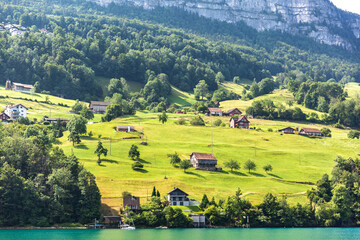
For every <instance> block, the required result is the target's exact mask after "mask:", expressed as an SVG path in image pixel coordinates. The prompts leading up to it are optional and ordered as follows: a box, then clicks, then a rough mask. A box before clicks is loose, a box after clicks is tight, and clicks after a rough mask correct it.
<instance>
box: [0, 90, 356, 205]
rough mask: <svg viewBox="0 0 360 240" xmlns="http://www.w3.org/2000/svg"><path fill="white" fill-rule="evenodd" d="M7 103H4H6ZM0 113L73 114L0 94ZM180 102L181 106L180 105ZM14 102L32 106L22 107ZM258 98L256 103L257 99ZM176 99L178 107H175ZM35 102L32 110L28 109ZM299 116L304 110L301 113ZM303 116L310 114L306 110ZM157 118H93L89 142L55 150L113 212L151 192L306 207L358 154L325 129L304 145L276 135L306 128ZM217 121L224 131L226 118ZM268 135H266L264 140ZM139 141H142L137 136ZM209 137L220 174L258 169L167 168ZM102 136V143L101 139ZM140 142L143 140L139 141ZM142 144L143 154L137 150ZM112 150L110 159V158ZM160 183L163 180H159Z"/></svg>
mask: <svg viewBox="0 0 360 240" xmlns="http://www.w3.org/2000/svg"><path fill="white" fill-rule="evenodd" d="M173 91H174V92H175V93H176V94H177V96H178V98H177V99H175V100H174V102H177V103H179V104H184V105H185V104H186V103H191V101H193V100H192V99H193V96H191V95H190V94H186V95H182V94H183V93H182V92H180V91H178V90H177V89H173ZM6 96H7V97H6ZM0 97H3V98H0V105H1V106H5V105H6V104H10V103H11V104H14V103H23V104H24V105H26V106H27V107H29V117H30V118H33V117H36V118H38V119H40V118H42V117H43V116H44V115H49V114H48V113H50V109H51V116H52V117H66V118H70V117H71V114H69V113H68V111H69V110H70V108H69V107H61V106H58V105H50V104H46V103H39V101H44V100H46V97H48V100H49V101H50V102H52V103H56V104H57V103H62V104H67V105H68V106H72V105H73V104H74V101H72V100H66V99H61V98H57V97H53V96H47V95H43V94H35V95H31V94H24V93H18V92H13V91H5V90H3V89H0ZM181 97H183V98H181ZM267 97H270V98H272V99H273V100H274V101H277V102H284V101H286V100H288V99H291V95H290V94H289V93H288V92H287V91H285V90H278V91H275V92H274V93H273V94H270V95H268V96H267ZM16 98H27V99H33V100H34V101H27V100H23V99H16ZM261 98H262V97H261ZM180 99H181V100H180ZM35 100H37V101H38V102H35ZM250 104H251V101H226V102H222V103H221V106H222V107H223V108H224V109H229V108H233V107H239V108H240V109H241V110H245V108H246V106H249V105H250ZM305 110H306V109H305ZM306 111H310V110H306ZM157 115H158V114H157V113H149V112H147V111H138V112H137V113H136V115H135V116H130V117H123V118H118V119H115V120H114V121H112V122H109V123H100V117H101V115H96V118H95V122H98V123H95V124H91V125H88V131H92V133H93V137H91V138H90V137H82V142H81V144H79V145H76V146H75V147H73V146H72V144H71V143H70V142H69V141H68V140H67V134H65V136H64V137H63V138H61V139H60V144H59V146H60V147H61V148H63V149H64V151H65V152H66V153H68V154H70V153H72V152H73V153H74V154H75V155H76V156H77V157H79V158H80V160H81V163H82V164H83V165H84V166H85V167H86V168H87V169H89V170H90V171H91V172H92V173H94V174H95V176H96V177H97V182H98V185H99V187H100V190H101V194H102V196H103V199H102V201H103V203H104V204H107V205H108V206H110V207H112V208H113V209H114V210H118V209H119V207H120V205H121V198H120V197H121V193H122V192H123V191H129V192H131V193H133V194H135V195H138V196H140V197H142V202H145V201H146V196H147V195H148V194H150V193H151V190H152V187H153V186H156V187H157V188H158V189H159V190H160V192H161V194H162V195H165V194H166V193H167V192H168V191H169V190H170V189H172V188H173V187H181V188H182V189H183V190H184V191H186V192H188V193H189V194H190V197H191V198H195V199H197V200H200V199H201V197H202V194H203V193H207V194H208V195H209V196H210V197H212V196H215V197H216V198H222V199H225V198H226V196H228V195H230V194H233V193H234V191H235V190H236V188H237V187H240V188H241V189H242V191H243V192H244V195H246V197H247V198H248V199H249V200H251V201H252V202H254V203H258V202H260V201H261V199H262V198H263V196H264V195H265V194H266V193H268V192H272V193H274V194H277V195H286V196H287V197H288V199H289V201H290V202H291V203H296V202H299V201H301V202H303V201H305V192H306V191H307V190H308V189H310V188H311V187H312V186H313V183H315V182H316V181H317V180H318V179H319V178H320V177H321V176H322V174H324V173H330V171H331V168H332V166H333V165H334V162H333V160H334V159H335V157H336V156H337V155H342V156H344V157H350V156H351V157H356V156H357V153H358V152H357V149H358V148H359V147H360V142H359V141H358V140H350V139H348V138H347V132H348V130H340V129H335V128H332V127H330V128H331V130H332V135H333V137H332V138H316V139H314V138H307V137H303V136H299V135H281V134H280V133H278V132H277V130H278V129H280V128H283V127H287V126H292V127H316V128H322V127H323V126H321V125H312V124H307V123H295V122H284V121H269V120H261V119H250V121H251V124H250V125H251V127H253V126H255V125H256V127H257V129H262V130H260V131H255V130H241V129H231V128H229V127H227V126H226V127H213V128H211V126H210V122H211V119H210V118H209V117H205V116H203V118H204V120H205V121H206V123H207V125H206V126H205V127H194V126H190V125H189V124H187V125H185V126H181V125H176V124H175V120H176V119H178V118H180V117H185V118H186V119H191V118H192V117H193V116H194V115H193V114H192V113H189V114H186V115H178V114H169V120H168V122H167V123H166V124H161V123H159V121H158V116H157ZM217 118H220V119H221V120H222V121H223V122H224V123H226V124H228V121H229V117H214V118H213V119H212V120H213V121H214V120H215V119H217ZM117 124H131V125H134V126H135V129H136V130H137V132H135V133H118V132H116V131H115V130H114V127H115V126H116V125H117ZM269 129H271V130H272V131H273V132H269ZM141 133H143V134H141ZM212 134H213V142H214V146H213V153H214V155H215V156H216V157H217V159H218V165H219V167H224V162H225V161H228V160H230V159H235V160H238V161H239V162H240V163H241V166H242V167H243V164H244V162H245V161H246V160H248V159H252V160H254V161H255V163H256V164H257V170H256V171H254V172H251V173H248V172H247V171H246V170H244V169H240V170H239V171H236V172H234V173H231V172H230V171H229V169H226V168H224V171H223V172H206V171H196V170H194V169H190V170H188V172H187V173H184V172H183V170H181V169H178V168H175V167H173V166H171V165H170V163H169V159H168V158H167V154H169V153H174V152H175V151H176V152H178V153H179V154H180V156H181V158H182V159H188V158H189V155H190V154H191V153H192V152H208V153H211V152H212V148H211V139H212V137H211V135H212ZM100 135H101V136H100ZM99 136H100V137H101V139H100V140H101V141H102V142H103V143H104V146H105V147H107V148H108V149H109V155H108V156H107V157H105V158H104V160H103V162H102V165H101V166H98V165H97V163H96V160H97V158H96V156H95V154H94V151H95V147H96V145H97V142H98V141H99ZM140 138H142V139H140ZM146 140H147V141H148V143H149V145H148V146H143V145H140V142H142V141H146ZM110 142H111V153H110ZM132 144H137V145H138V146H139V149H140V152H141V159H142V160H141V161H142V162H143V164H144V165H145V167H144V170H142V171H133V170H132V169H131V164H132V163H133V161H132V160H131V159H129V158H128V151H129V149H130V146H131V145H132ZM265 164H271V165H272V166H273V168H274V170H273V172H272V173H270V174H266V173H265V171H264V170H263V169H262V167H263V166H264V165H265ZM165 175H166V177H167V178H166V179H165Z"/></svg>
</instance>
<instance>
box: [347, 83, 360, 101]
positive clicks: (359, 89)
mask: <svg viewBox="0 0 360 240" xmlns="http://www.w3.org/2000/svg"><path fill="white" fill-rule="evenodd" d="M345 91H346V92H347V93H348V95H349V97H350V98H357V97H359V96H360V84H359V83H355V82H351V83H348V84H346V85H345Z"/></svg>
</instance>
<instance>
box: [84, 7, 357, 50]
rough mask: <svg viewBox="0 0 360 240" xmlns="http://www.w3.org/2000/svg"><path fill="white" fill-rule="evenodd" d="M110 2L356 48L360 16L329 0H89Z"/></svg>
mask: <svg viewBox="0 0 360 240" xmlns="http://www.w3.org/2000/svg"><path fill="white" fill-rule="evenodd" d="M88 1H93V2H97V3H98V4H101V5H107V4H109V3H111V2H114V3H118V4H129V3H130V4H133V5H136V6H142V7H144V8H145V9H152V8H155V7H157V6H161V7H177V8H181V9H184V10H186V11H190V12H194V13H197V14H199V15H201V16H204V17H208V18H215V19H218V20H221V21H226V22H231V23H234V22H238V21H244V22H245V23H247V24H248V25H249V26H251V27H253V28H255V29H257V30H258V31H264V30H280V31H282V32H288V33H291V34H303V35H306V36H309V37H311V38H314V39H316V40H317V41H319V42H322V43H325V44H329V45H337V46H342V47H344V48H347V49H354V48H357V47H356V42H357V41H356V40H357V39H359V38H360V15H356V14H351V13H347V12H344V11H342V10H340V9H338V8H336V6H334V5H333V4H332V3H331V2H330V1H329V0H88Z"/></svg>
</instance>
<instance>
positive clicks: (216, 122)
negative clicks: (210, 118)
mask: <svg viewBox="0 0 360 240" xmlns="http://www.w3.org/2000/svg"><path fill="white" fill-rule="evenodd" d="M222 123H223V122H222V121H221V119H216V121H215V122H214V126H217V127H219V126H220V125H221V124H222Z"/></svg>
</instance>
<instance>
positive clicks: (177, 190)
mask: <svg viewBox="0 0 360 240" xmlns="http://www.w3.org/2000/svg"><path fill="white" fill-rule="evenodd" d="M173 192H181V193H183V194H184V195H186V196H188V195H189V194H187V193H186V192H184V191H183V190H181V189H180V188H174V189H173V190H171V191H170V192H168V194H171V193H173Z"/></svg>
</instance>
